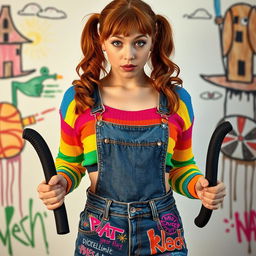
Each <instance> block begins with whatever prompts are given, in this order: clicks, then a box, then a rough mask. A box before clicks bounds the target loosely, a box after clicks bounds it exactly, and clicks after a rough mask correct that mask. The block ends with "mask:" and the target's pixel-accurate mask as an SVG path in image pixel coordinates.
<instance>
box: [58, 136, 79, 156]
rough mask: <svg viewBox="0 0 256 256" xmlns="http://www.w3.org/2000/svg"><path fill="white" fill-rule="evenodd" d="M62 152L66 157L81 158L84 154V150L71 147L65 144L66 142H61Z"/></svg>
mask: <svg viewBox="0 0 256 256" xmlns="http://www.w3.org/2000/svg"><path fill="white" fill-rule="evenodd" d="M60 150H61V153H62V154H64V155H66V156H79V155H81V154H82V153H83V150H82V149H81V147H79V146H74V145H69V144H67V143H65V142H64V140H62V139H61V140H60Z"/></svg>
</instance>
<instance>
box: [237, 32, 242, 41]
mask: <svg viewBox="0 0 256 256" xmlns="http://www.w3.org/2000/svg"><path fill="white" fill-rule="evenodd" d="M236 42H239V43H242V42H243V32H242V31H236Z"/></svg>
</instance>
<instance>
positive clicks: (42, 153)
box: [22, 128, 69, 235]
mask: <svg viewBox="0 0 256 256" xmlns="http://www.w3.org/2000/svg"><path fill="white" fill-rule="evenodd" d="M22 137H23V139H25V140H28V141H29V142H30V143H31V144H32V146H33V147H34V149H35V150H36V152H37V154H38V157H39V159H40V161H41V164H42V167H43V171H44V176H45V180H46V183H48V182H49V180H50V179H51V177H52V176H54V175H56V174H57V173H56V168H55V165H54V161H53V158H52V154H51V151H50V149H49V147H48V145H47V143H46V142H45V140H44V139H43V137H42V136H41V135H40V134H39V133H38V132H37V131H35V130H33V129H30V128H26V129H24V131H23V135H22ZM53 211H54V217H55V223H56V229H57V234H59V235H63V234H67V233H69V225H68V218H67V212H66V207H65V204H64V203H63V204H62V205H61V206H60V207H59V208H57V209H55V210H53Z"/></svg>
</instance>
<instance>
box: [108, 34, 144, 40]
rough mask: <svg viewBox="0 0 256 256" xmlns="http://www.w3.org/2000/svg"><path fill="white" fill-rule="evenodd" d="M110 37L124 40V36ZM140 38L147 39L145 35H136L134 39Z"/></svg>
mask: <svg viewBox="0 0 256 256" xmlns="http://www.w3.org/2000/svg"><path fill="white" fill-rule="evenodd" d="M112 37H117V38H120V39H123V38H125V36H118V35H116V36H112ZM140 37H146V38H148V37H147V35H143V34H142V35H138V36H136V37H135V38H134V39H138V38H140Z"/></svg>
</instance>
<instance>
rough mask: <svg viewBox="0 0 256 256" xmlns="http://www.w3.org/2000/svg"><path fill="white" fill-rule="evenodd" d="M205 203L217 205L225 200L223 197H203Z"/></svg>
mask: <svg viewBox="0 0 256 256" xmlns="http://www.w3.org/2000/svg"><path fill="white" fill-rule="evenodd" d="M202 201H203V203H205V204H207V205H211V206H216V205H218V204H221V203H222V202H223V198H219V199H214V200H213V199H209V198H203V199H202Z"/></svg>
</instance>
